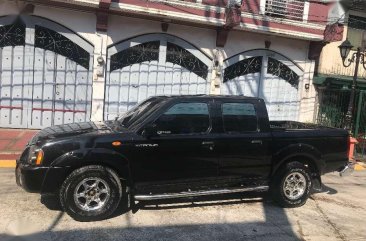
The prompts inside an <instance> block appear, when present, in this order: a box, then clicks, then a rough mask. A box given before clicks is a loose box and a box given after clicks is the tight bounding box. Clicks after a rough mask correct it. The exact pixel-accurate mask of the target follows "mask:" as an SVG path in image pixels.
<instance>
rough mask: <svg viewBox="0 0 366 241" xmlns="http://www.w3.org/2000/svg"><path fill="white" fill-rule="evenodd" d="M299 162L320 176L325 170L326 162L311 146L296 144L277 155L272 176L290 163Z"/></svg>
mask: <svg viewBox="0 0 366 241" xmlns="http://www.w3.org/2000/svg"><path fill="white" fill-rule="evenodd" d="M292 161H298V162H301V163H303V164H305V165H308V166H309V167H310V168H311V172H312V173H315V174H317V176H320V175H321V173H322V169H323V168H324V165H325V164H324V161H323V160H322V158H321V153H320V152H319V151H318V150H317V149H316V148H314V147H313V146H311V145H306V144H296V145H290V146H288V147H287V148H285V149H282V150H281V151H279V152H278V153H276V154H275V155H274V157H273V164H272V170H271V176H274V175H275V174H276V173H277V172H278V170H280V169H281V167H283V166H284V165H286V164H287V163H289V162H292Z"/></svg>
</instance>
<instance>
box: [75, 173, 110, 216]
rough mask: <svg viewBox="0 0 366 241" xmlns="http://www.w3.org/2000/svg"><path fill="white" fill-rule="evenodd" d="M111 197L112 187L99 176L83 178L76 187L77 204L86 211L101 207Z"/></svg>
mask: <svg viewBox="0 0 366 241" xmlns="http://www.w3.org/2000/svg"><path fill="white" fill-rule="evenodd" d="M109 198H110V188H109V185H108V184H107V182H106V181H104V180H103V179H101V178H98V177H90V178H85V179H83V180H82V181H81V182H80V183H79V184H78V185H77V186H76V188H75V191H74V201H75V204H76V205H77V206H78V207H79V208H80V209H82V210H84V211H95V210H98V209H101V208H102V207H103V206H104V205H105V204H106V203H107V202H108V200H109Z"/></svg>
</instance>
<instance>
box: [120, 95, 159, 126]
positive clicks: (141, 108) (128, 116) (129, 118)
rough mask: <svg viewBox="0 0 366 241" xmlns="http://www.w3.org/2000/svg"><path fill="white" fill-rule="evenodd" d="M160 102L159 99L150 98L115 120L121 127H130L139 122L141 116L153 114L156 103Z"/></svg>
mask: <svg viewBox="0 0 366 241" xmlns="http://www.w3.org/2000/svg"><path fill="white" fill-rule="evenodd" d="M161 101H162V99H161V98H150V99H147V100H145V101H143V102H141V103H140V104H137V105H136V106H134V107H133V108H132V109H131V110H129V111H127V112H126V113H124V114H123V115H122V116H120V117H119V118H117V121H118V122H119V124H120V125H121V126H123V127H126V128H128V127H130V126H131V125H132V124H133V123H135V122H139V120H141V119H142V118H141V117H143V116H146V115H148V114H149V113H151V112H153V110H154V109H155V108H154V107H156V106H157V104H158V103H160V102H161Z"/></svg>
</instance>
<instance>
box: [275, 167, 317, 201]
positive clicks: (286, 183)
mask: <svg viewBox="0 0 366 241" xmlns="http://www.w3.org/2000/svg"><path fill="white" fill-rule="evenodd" d="M310 176H311V173H310V170H309V168H308V167H306V166H305V165H304V164H302V163H300V162H296V161H294V162H290V163H287V164H286V165H285V166H284V168H282V169H280V170H279V171H278V172H277V174H276V175H275V176H274V179H273V182H272V184H271V191H272V196H273V198H274V200H275V201H276V202H277V203H278V204H279V205H280V206H282V207H286V208H293V207H300V206H302V205H304V204H305V203H306V200H307V199H308V198H309V195H310V190H311V187H312V182H311V177H310Z"/></svg>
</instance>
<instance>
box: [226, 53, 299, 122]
mask: <svg viewBox="0 0 366 241" xmlns="http://www.w3.org/2000/svg"><path fill="white" fill-rule="evenodd" d="M302 76H303V71H302V70H301V69H300V68H299V67H298V66H297V65H296V64H294V63H293V62H292V61H291V60H289V59H287V58H285V57H284V56H282V55H280V54H278V53H275V52H273V51H269V50H253V51H248V52H245V53H242V54H239V55H236V56H234V57H231V58H229V59H227V60H226V61H225V63H224V78H223V81H224V84H223V86H222V89H221V93H222V94H225V95H244V96H252V97H260V98H263V99H264V100H265V102H266V105H267V110H268V114H269V117H270V119H271V120H295V121H297V120H298V115H299V105H300V93H299V86H300V85H299V82H300V81H301V79H302Z"/></svg>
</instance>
